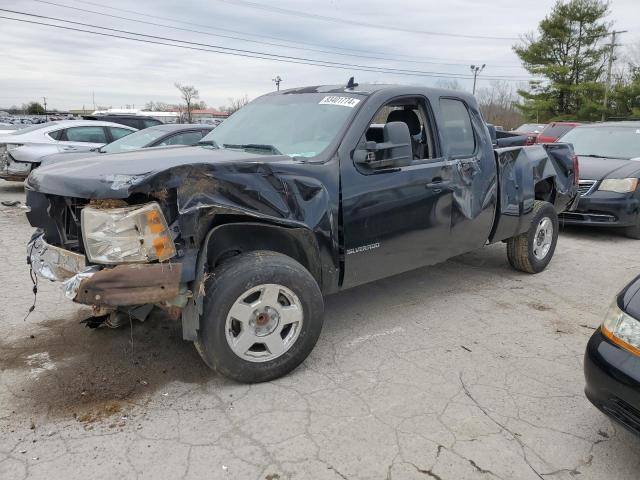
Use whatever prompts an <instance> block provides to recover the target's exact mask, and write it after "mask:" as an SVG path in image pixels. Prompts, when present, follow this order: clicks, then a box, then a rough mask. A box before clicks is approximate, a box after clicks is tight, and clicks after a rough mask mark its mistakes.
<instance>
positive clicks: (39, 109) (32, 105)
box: [25, 102, 44, 115]
mask: <svg viewBox="0 0 640 480" xmlns="http://www.w3.org/2000/svg"><path fill="white" fill-rule="evenodd" d="M25 111H26V113H27V115H44V107H43V106H42V105H40V104H39V103H38V102H29V104H28V105H27V108H26V109H25Z"/></svg>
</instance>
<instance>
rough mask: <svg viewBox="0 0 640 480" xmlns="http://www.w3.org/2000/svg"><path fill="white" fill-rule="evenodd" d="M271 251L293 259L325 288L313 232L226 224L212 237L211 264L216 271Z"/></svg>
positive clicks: (218, 227) (278, 227)
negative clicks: (238, 258)
mask: <svg viewBox="0 0 640 480" xmlns="http://www.w3.org/2000/svg"><path fill="white" fill-rule="evenodd" d="M255 250H269V251H273V252H278V253H282V254H283V255H287V256H288V257H291V258H293V259H294V260H296V261H297V262H299V263H300V264H301V265H302V266H303V267H305V268H306V269H307V270H309V272H310V273H311V275H313V277H314V278H315V279H316V281H317V282H318V285H320V286H322V283H321V281H322V273H321V268H320V262H319V254H318V249H317V247H316V243H315V238H314V235H313V233H312V232H311V231H309V230H307V229H305V228H287V227H282V226H279V225H271V224H264V223H257V222H241V223H225V224H223V225H219V226H217V227H215V228H214V229H213V231H212V234H211V235H210V237H209V244H208V247H207V257H208V258H207V262H208V264H209V266H210V268H215V267H216V266H218V265H220V264H221V263H222V262H224V261H225V260H227V259H229V258H232V257H234V256H236V255H239V254H241V253H246V252H252V251H255Z"/></svg>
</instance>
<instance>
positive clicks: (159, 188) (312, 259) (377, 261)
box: [26, 82, 578, 382]
mask: <svg viewBox="0 0 640 480" xmlns="http://www.w3.org/2000/svg"><path fill="white" fill-rule="evenodd" d="M491 133H493V132H490V130H489V129H488V128H487V126H486V124H485V123H484V121H483V119H482V117H481V115H480V112H479V111H478V106H477V104H476V101H475V99H474V98H473V97H472V96H471V95H469V94H466V93H461V92H452V91H446V90H439V89H431V88H424V87H418V86H416V87H411V86H388V85H387V86H384V85H361V86H358V85H357V84H354V83H353V82H350V84H349V85H347V86H346V87H345V86H344V85H343V86H314V87H307V88H298V89H292V90H287V91H281V92H277V93H271V94H268V95H264V96H262V97H260V98H258V99H256V100H254V101H253V102H251V103H250V104H249V105H247V106H246V107H244V108H242V109H241V110H239V111H238V112H237V113H235V114H234V115H233V116H232V117H230V118H229V119H228V120H227V121H225V122H224V123H223V124H222V125H220V126H219V127H218V128H216V129H215V130H213V131H212V132H211V133H210V134H209V135H207V136H206V137H204V139H203V141H202V144H201V145H199V146H195V147H175V148H171V149H153V151H144V150H142V151H137V152H129V153H117V154H112V155H107V156H102V157H101V158H100V159H94V158H87V159H82V160H74V161H69V162H64V163H63V164H59V165H52V166H48V167H43V168H39V169H37V170H35V171H34V172H33V173H32V174H31V175H30V177H29V179H28V181H27V185H26V187H27V202H28V205H29V207H30V212H29V213H28V214H27V216H28V218H29V221H30V223H31V225H33V226H34V227H36V228H37V231H36V233H35V234H34V237H33V239H32V241H31V242H30V243H29V246H28V259H29V263H30V265H31V268H32V269H33V271H34V272H35V273H36V274H38V275H39V276H40V277H44V278H47V279H50V280H54V281H62V282H64V290H65V293H66V295H67V296H68V297H69V298H70V299H72V300H74V301H75V302H78V303H81V304H86V305H92V306H93V307H94V313H95V315H96V317H97V318H98V322H100V321H103V322H104V324H105V325H107V326H113V325H117V324H118V323H119V321H118V319H119V318H120V319H122V318H123V317H124V316H126V318H127V322H128V319H129V317H130V316H131V317H135V318H144V317H145V316H146V315H148V314H149V311H150V310H151V308H152V307H153V306H157V307H161V308H164V309H165V310H166V311H167V312H168V313H169V314H170V315H173V316H174V317H175V318H176V319H180V320H181V322H182V331H183V337H184V338H185V339H186V340H191V341H193V342H195V344H196V347H197V349H198V351H199V352H200V354H201V356H202V358H203V360H204V361H205V362H206V363H207V364H208V365H209V366H210V367H212V368H213V369H215V370H217V371H219V372H220V373H222V374H223V375H226V376H228V377H231V378H234V379H237V380H239V381H243V382H259V381H265V380H269V379H273V378H276V377H278V376H281V375H284V374H286V373H287V372H289V371H291V370H292V369H294V368H295V367H296V366H297V365H298V364H300V362H302V361H303V360H304V359H305V358H306V356H307V355H308V354H309V353H310V352H311V350H312V349H313V347H314V345H315V343H316V341H317V339H318V336H319V335H320V330H321V327H322V322H323V319H322V316H323V296H325V295H328V294H332V293H335V292H338V291H340V290H345V289H347V288H350V287H353V286H356V285H360V284H363V283H366V282H370V281H372V280H376V279H380V278H383V277H387V276H390V275H395V274H397V273H400V272H404V271H407V270H411V269H414V268H417V267H422V266H424V265H431V264H435V263H438V262H442V261H443V260H446V259H447V258H450V257H453V256H454V255H458V254H461V253H464V252H469V251H471V250H474V249H477V248H480V247H482V246H483V245H486V244H489V243H495V242H500V241H504V242H506V244H507V257H508V260H509V262H510V263H511V265H512V266H513V267H514V268H516V269H518V270H521V271H524V272H529V273H537V272H540V271H542V270H543V269H544V268H545V267H546V266H547V264H548V263H549V261H550V260H551V258H552V256H553V253H554V249H555V246H556V241H557V237H558V220H557V212H560V211H563V210H566V209H571V208H572V207H573V205H574V203H575V201H576V195H577V185H578V173H577V167H578V165H577V163H576V159H575V156H574V155H573V151H572V148H571V147H570V146H569V145H566V144H554V145H544V146H532V147H511V148H503V149H494V145H493V143H492V140H491V139H492V135H491ZM107 157H109V158H107ZM100 319H102V320H100Z"/></svg>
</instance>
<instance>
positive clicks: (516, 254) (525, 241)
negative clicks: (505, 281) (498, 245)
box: [507, 200, 558, 273]
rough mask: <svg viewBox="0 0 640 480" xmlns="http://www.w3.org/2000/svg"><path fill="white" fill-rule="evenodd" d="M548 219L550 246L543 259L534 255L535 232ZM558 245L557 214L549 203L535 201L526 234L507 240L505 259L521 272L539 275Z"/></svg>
mask: <svg viewBox="0 0 640 480" xmlns="http://www.w3.org/2000/svg"><path fill="white" fill-rule="evenodd" d="M545 218H548V219H549V220H551V223H552V225H553V235H552V239H551V246H550V248H549V250H548V252H547V253H546V255H545V256H544V257H543V258H537V257H536V255H535V254H534V248H535V247H536V230H537V228H538V225H539V224H540V222H542V220H543V219H545ZM557 243H558V214H557V213H556V210H555V208H554V207H553V205H551V204H550V203H549V202H543V201H540V200H536V201H535V203H534V206H533V216H532V218H531V223H530V224H529V228H528V230H527V231H526V232H524V233H522V234H520V235H518V236H517V237H511V238H509V239H507V258H508V259H509V263H510V264H511V266H512V267H513V268H514V269H516V270H519V271H521V272H526V273H539V272H541V271H543V270H544V269H545V268H547V265H549V262H550V261H551V259H552V258H553V253H554V251H555V249H556V244H557Z"/></svg>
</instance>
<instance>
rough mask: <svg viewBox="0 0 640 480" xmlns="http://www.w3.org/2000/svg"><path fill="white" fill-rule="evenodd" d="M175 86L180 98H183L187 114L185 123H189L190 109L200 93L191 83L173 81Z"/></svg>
mask: <svg viewBox="0 0 640 480" xmlns="http://www.w3.org/2000/svg"><path fill="white" fill-rule="evenodd" d="M174 85H175V86H176V88H177V89H178V90H180V95H181V96H182V100H184V103H185V107H186V114H187V123H191V110H193V103H194V100H198V99H199V98H200V93H199V92H198V90H197V89H196V87H194V86H193V85H182V84H180V83H178V82H176V83H174Z"/></svg>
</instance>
